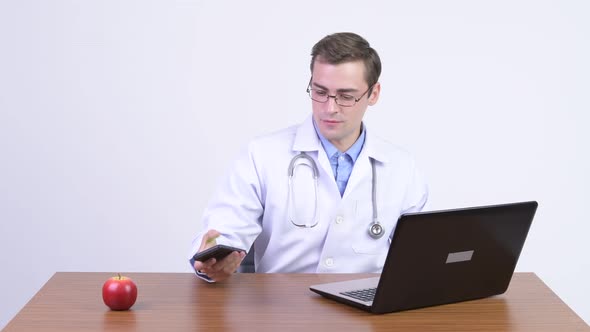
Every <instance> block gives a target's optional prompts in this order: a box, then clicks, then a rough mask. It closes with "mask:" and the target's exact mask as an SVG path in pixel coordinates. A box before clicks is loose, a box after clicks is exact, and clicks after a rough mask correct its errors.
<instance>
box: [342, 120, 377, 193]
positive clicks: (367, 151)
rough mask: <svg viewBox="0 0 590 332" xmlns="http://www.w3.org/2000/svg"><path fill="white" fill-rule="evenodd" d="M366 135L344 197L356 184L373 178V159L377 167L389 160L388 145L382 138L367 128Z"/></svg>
mask: <svg viewBox="0 0 590 332" xmlns="http://www.w3.org/2000/svg"><path fill="white" fill-rule="evenodd" d="M365 130H366V136H365V143H364V145H363V149H362V150H361V153H360V154H359V156H358V158H357V160H356V162H355V163H354V167H353V168H352V173H350V178H349V179H348V183H347V184H346V190H345V191H344V195H343V198H345V197H346V196H347V195H348V193H349V192H351V191H353V190H354V189H355V187H356V186H358V185H359V184H360V183H362V182H364V181H369V183H370V182H371V180H372V169H371V159H373V160H375V167H377V168H378V164H379V163H383V162H387V161H388V158H387V154H386V151H387V150H386V147H385V146H383V143H382V141H381V140H379V139H378V137H376V136H375V135H372V134H371V132H370V131H369V130H368V129H367V128H366V126H365Z"/></svg>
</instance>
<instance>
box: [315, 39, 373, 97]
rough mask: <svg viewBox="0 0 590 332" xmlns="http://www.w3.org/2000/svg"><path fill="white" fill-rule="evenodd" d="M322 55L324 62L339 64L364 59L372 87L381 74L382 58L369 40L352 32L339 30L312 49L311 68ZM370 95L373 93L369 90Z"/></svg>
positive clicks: (366, 73) (366, 74) (366, 79)
mask: <svg viewBox="0 0 590 332" xmlns="http://www.w3.org/2000/svg"><path fill="white" fill-rule="evenodd" d="M318 57H320V58H321V61H322V62H327V63H329V64H333V65H337V64H340V63H343V62H350V61H357V60H362V61H363V63H364V64H365V81H367V84H368V85H369V87H371V90H372V87H373V85H375V83H377V81H379V75H381V59H379V54H377V51H375V50H374V49H373V48H372V47H371V45H369V42H368V41H366V40H365V39H364V38H363V37H361V36H359V35H357V34H355V33H352V32H339V33H334V34H331V35H328V36H326V37H324V38H322V39H321V40H320V41H319V42H317V43H316V44H315V45H314V46H313V48H312V49H311V64H310V69H311V71H312V73H313V65H314V63H315V61H316V59H317V58H318ZM368 95H371V92H369V94H368Z"/></svg>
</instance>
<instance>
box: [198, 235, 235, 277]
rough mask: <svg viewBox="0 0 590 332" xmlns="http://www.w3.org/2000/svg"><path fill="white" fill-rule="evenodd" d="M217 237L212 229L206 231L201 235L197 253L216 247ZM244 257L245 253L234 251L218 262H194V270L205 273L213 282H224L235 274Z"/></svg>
mask: <svg viewBox="0 0 590 332" xmlns="http://www.w3.org/2000/svg"><path fill="white" fill-rule="evenodd" d="M219 235H221V234H220V233H219V232H218V231H216V230H214V229H210V230H208V231H207V233H205V235H203V240H202V241H201V246H200V247H199V252H201V251H203V250H205V249H208V248H211V247H213V246H214V245H216V244H217V242H216V241H215V239H216V238H217V237H218V236H219ZM244 257H246V253H245V252H238V251H234V252H232V253H231V254H229V255H227V256H226V257H225V258H223V259H221V260H219V261H217V260H216V259H215V258H211V259H209V260H207V261H206V262H200V261H195V264H194V268H195V270H197V271H200V272H202V273H205V274H206V275H207V276H208V277H209V278H211V280H213V281H224V280H226V279H227V278H229V277H230V276H231V275H232V274H233V273H234V272H236V270H237V269H238V267H239V266H240V263H241V262H242V260H243V259H244Z"/></svg>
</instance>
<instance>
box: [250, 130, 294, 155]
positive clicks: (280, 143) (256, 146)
mask: <svg viewBox="0 0 590 332" xmlns="http://www.w3.org/2000/svg"><path fill="white" fill-rule="evenodd" d="M298 127H299V125H293V126H290V127H287V128H283V129H280V130H277V131H274V132H271V133H267V134H264V135H260V136H257V137H255V138H253V139H252V140H251V141H250V142H249V143H248V150H249V151H250V152H266V153H268V152H269V150H270V151H275V150H277V149H280V150H285V149H289V150H291V147H292V146H293V141H294V140H295V135H296V134H297V128H298Z"/></svg>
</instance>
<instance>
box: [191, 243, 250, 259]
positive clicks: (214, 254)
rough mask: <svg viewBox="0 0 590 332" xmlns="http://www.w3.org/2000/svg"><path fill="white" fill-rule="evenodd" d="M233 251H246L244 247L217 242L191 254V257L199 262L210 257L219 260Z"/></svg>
mask: <svg viewBox="0 0 590 332" xmlns="http://www.w3.org/2000/svg"><path fill="white" fill-rule="evenodd" d="M234 251H238V252H239V251H244V252H245V251H246V250H244V249H240V248H236V247H231V246H226V245H223V244H217V245H215V246H213V247H211V248H208V249H205V250H203V251H200V252H198V253H196V254H195V255H194V256H193V259H194V260H195V261H199V262H206V261H207V260H209V259H211V258H215V259H216V260H217V261H219V260H220V259H223V258H224V257H225V256H227V255H229V254H231V253H232V252H234Z"/></svg>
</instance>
